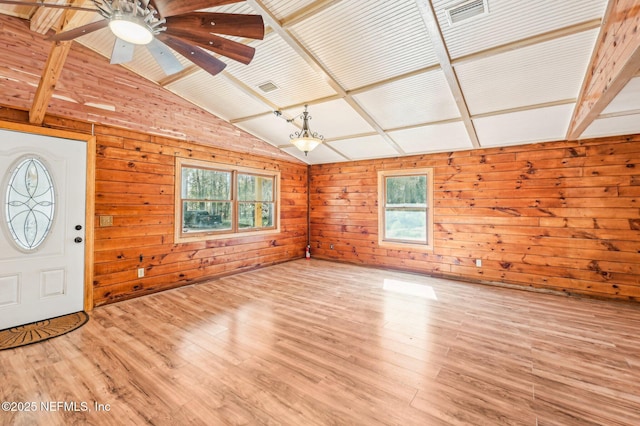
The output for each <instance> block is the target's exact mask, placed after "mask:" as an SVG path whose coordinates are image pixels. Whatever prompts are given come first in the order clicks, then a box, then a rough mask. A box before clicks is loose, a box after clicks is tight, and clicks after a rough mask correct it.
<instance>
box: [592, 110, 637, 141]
mask: <svg viewBox="0 0 640 426" xmlns="http://www.w3.org/2000/svg"><path fill="white" fill-rule="evenodd" d="M635 133H640V114H629V115H619V116H611V117H606V118H599V119H596V120H594V122H593V123H592V124H591V126H589V127H587V130H585V131H584V133H583V134H582V135H581V136H580V139H586V138H595V137H600V136H613V135H619V134H623V135H624V134H635Z"/></svg>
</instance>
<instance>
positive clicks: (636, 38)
mask: <svg viewBox="0 0 640 426" xmlns="http://www.w3.org/2000/svg"><path fill="white" fill-rule="evenodd" d="M639 28H640V2H639V1H638V0H609V5H608V6H607V11H606V14H605V17H604V20H603V23H602V28H601V30H600V35H599V36H598V40H597V42H596V47H595V49H594V51H593V55H592V57H591V62H590V63H589V67H588V69H587V75H586V76H585V78H584V81H583V84H582V89H581V90H580V95H579V97H578V103H577V104H576V108H575V109H574V111H573V116H572V117H571V124H570V126H569V131H568V132H567V139H568V140H575V139H578V138H579V137H580V136H581V135H582V133H583V132H584V131H585V130H586V129H587V127H589V125H591V123H592V122H593V121H594V120H595V119H596V118H597V117H598V115H600V113H601V112H602V111H603V110H604V109H605V108H606V107H607V105H609V103H610V102H611V101H612V100H613V98H615V97H616V96H617V95H618V93H620V91H621V90H622V89H623V88H624V86H626V84H627V83H628V82H629V80H631V78H633V76H634V75H636V73H637V72H638V70H639V69H640V31H639V30H638V29H639Z"/></svg>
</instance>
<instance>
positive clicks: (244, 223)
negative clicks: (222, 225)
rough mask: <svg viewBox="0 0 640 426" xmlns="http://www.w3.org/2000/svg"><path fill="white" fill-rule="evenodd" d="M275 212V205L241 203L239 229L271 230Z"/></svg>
mask: <svg viewBox="0 0 640 426" xmlns="http://www.w3.org/2000/svg"><path fill="white" fill-rule="evenodd" d="M274 210H275V209H274V204H273V203H239V204H238V227H239V228H241V229H249V228H270V227H272V226H273V213H274Z"/></svg>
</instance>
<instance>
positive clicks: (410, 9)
mask: <svg viewBox="0 0 640 426" xmlns="http://www.w3.org/2000/svg"><path fill="white" fill-rule="evenodd" d="M465 2H466V1H465V0H432V1H431V2H428V1H426V0H394V1H388V0H315V1H314V0H248V1H246V2H240V3H237V4H232V5H228V6H221V7H215V8H210V9H207V11H211V12H228V13H248V14H260V15H262V16H263V18H264V19H265V23H266V25H267V35H266V37H265V38H264V40H261V41H253V42H250V44H251V45H252V46H254V47H255V48H256V55H255V58H254V60H253V61H252V62H251V63H250V64H249V65H243V64H240V63H235V62H234V61H232V60H230V59H227V58H222V59H223V60H224V61H225V62H226V63H227V64H228V66H227V68H226V69H225V70H224V71H223V72H222V73H221V74H219V75H217V76H215V77H212V76H210V75H209V74H207V73H205V72H204V71H201V70H197V69H196V70H194V72H192V73H184V74H181V75H180V77H179V78H172V77H171V76H169V77H168V76H166V75H164V73H163V72H162V70H161V69H160V68H159V67H158V66H157V64H156V63H155V61H154V60H153V59H152V58H151V56H150V55H149V54H148V53H147V52H146V50H145V49H140V48H138V49H137V51H136V54H135V58H134V60H133V61H132V62H130V63H128V64H126V65H124V66H125V67H127V68H129V69H130V70H132V71H134V72H136V73H138V74H140V75H141V76H143V77H145V78H147V79H149V80H152V81H155V82H157V83H158V84H160V85H163V86H164V87H165V88H166V89H167V90H169V91H171V92H174V93H176V94H177V95H179V96H181V97H183V98H185V99H187V100H189V101H191V102H192V103H194V104H196V105H198V106H200V107H201V108H203V109H205V110H207V111H210V112H211V113H212V114H214V115H216V116H219V117H221V118H223V119H225V120H227V121H229V122H231V123H233V124H234V125H236V126H238V127H239V128H242V129H244V130H246V131H248V132H249V133H251V134H253V135H255V136H257V137H259V138H260V139H262V140H264V141H265V142H267V143H269V144H272V145H274V146H276V147H279V148H280V149H282V150H284V151H286V152H288V153H290V154H291V155H293V156H295V157H297V158H298V159H300V160H302V161H304V162H306V163H309V164H321V163H328V162H340V161H349V160H359V159H370V158H384V157H395V156H403V155H412V154H420V153H433V152H442V151H444V152H448V151H452V150H465V149H477V148H482V147H495V146H505V145H515V144H527V143H534V142H543V141H553V140H562V139H565V137H566V134H567V131H568V127H569V122H570V119H571V115H572V113H573V110H574V108H575V106H576V100H577V97H578V94H579V92H580V88H581V85H582V83H583V80H584V78H585V75H586V73H587V66H588V64H589V61H590V58H591V55H592V52H593V50H594V47H595V42H596V39H597V37H598V33H599V30H600V25H601V21H602V18H603V15H604V13H605V9H606V6H607V1H606V0H562V1H561V0H535V1H519V0H486V1H485V4H486V7H487V9H488V13H485V14H483V15H481V16H476V17H472V18H470V19H467V20H462V21H460V22H457V23H454V24H450V23H449V21H448V19H447V14H446V10H447V9H449V8H451V7H453V6H458V5H460V4H461V3H465ZM2 8H5V9H6V8H10V6H2ZM425 10H428V11H429V10H433V16H435V20H436V22H435V24H436V26H437V29H438V30H439V37H440V38H441V43H443V44H444V48H445V52H446V55H447V56H448V58H445V59H446V61H445V62H448V63H442V62H443V56H442V54H438V52H439V50H438V42H439V41H438V40H432V38H431V37H432V36H433V34H434V32H433V31H431V32H430V31H429V30H428V28H429V22H430V21H429V19H430V18H429V16H430V13H425ZM78 42H79V43H82V44H83V45H85V46H87V47H89V48H91V49H93V50H95V51H97V52H99V53H101V54H102V55H103V56H105V57H108V56H109V55H110V50H111V46H112V44H113V36H112V35H111V34H110V32H109V30H108V29H104V30H101V31H99V32H96V33H93V34H91V35H88V36H84V37H82V38H80V39H78ZM441 51H442V50H440V52H441ZM180 59H181V61H182V62H183V63H184V64H186V66H187V67H189V66H190V65H189V64H190V62H188V61H186V60H185V59H184V58H180ZM449 66H450V67H452V69H453V73H454V75H455V81H454V82H452V81H451V78H447V74H446V69H447V67H449ZM267 82H270V83H273V84H274V85H275V86H276V87H277V88H276V89H275V90H273V91H270V92H263V91H262V90H261V89H260V88H259V86H261V85H263V84H264V83H267ZM456 82H457V86H458V87H459V89H458V88H456V87H452V84H453V85H456ZM457 90H460V91H461V94H462V96H461V97H459V99H457V100H456V96H455V93H456V91H457ZM305 104H308V105H309V112H310V115H311V116H312V120H311V127H312V129H313V130H314V131H317V132H318V133H320V134H322V135H324V137H325V141H326V143H325V144H324V145H322V146H320V147H319V148H317V149H316V150H314V151H312V152H310V153H309V154H308V156H306V157H305V155H304V154H303V153H301V152H299V151H298V150H297V149H296V148H294V147H292V145H291V144H290V143H289V135H290V134H291V133H293V132H294V131H296V130H297V127H299V126H300V125H301V122H300V120H299V119H297V120H295V121H294V122H293V124H290V123H288V122H287V121H286V120H285V118H293V117H296V116H298V115H299V114H300V113H301V112H302V110H303V108H304V105H305ZM276 110H279V111H282V116H277V115H276V114H274V111H276ZM296 126H297V127H296ZM629 133H640V76H638V77H636V78H634V79H632V80H631V81H630V82H629V84H628V85H627V87H625V88H624V89H623V90H622V92H621V93H620V94H619V95H618V96H617V97H616V98H615V99H614V100H613V102H611V104H610V105H609V106H608V107H607V108H606V109H605V110H604V111H603V112H602V114H601V115H600V116H599V117H598V119H596V120H595V121H594V122H593V124H592V125H591V126H590V127H589V128H588V129H587V130H586V131H585V132H584V133H583V135H582V137H585V138H586V137H596V136H610V135H617V134H629Z"/></svg>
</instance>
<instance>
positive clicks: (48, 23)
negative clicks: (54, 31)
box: [29, 0, 67, 34]
mask: <svg viewBox="0 0 640 426" xmlns="http://www.w3.org/2000/svg"><path fill="white" fill-rule="evenodd" d="M49 3H51V4H57V5H64V4H66V3H67V0H50V1H49ZM63 13H64V9H59V8H51V7H38V8H37V9H36V11H35V13H34V14H33V16H32V17H31V20H30V21H29V29H30V30H31V31H33V32H36V33H38V34H46V33H47V32H48V31H49V30H50V29H51V28H52V27H53V26H54V25H56V24H57V23H58V22H60V17H61V16H62V14H63Z"/></svg>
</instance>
